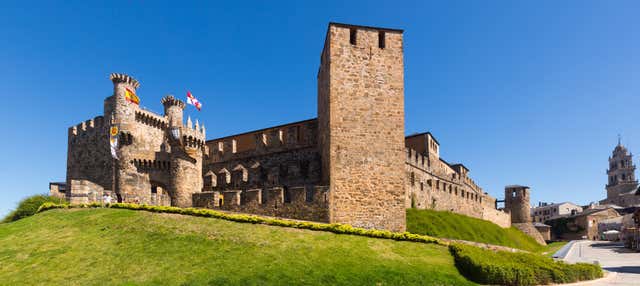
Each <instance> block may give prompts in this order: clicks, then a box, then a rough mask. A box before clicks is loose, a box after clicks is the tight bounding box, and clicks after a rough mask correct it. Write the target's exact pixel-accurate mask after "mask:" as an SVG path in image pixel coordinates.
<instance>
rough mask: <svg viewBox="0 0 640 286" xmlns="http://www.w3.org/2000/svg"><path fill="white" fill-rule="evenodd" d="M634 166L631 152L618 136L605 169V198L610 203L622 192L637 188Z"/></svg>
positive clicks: (614, 201)
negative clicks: (606, 179) (616, 143)
mask: <svg viewBox="0 0 640 286" xmlns="http://www.w3.org/2000/svg"><path fill="white" fill-rule="evenodd" d="M635 171H636V166H635V165H634V164H633V154H631V153H629V151H628V150H627V148H626V147H625V146H624V145H622V143H621V142H620V137H618V145H616V147H615V148H614V149H613V153H612V155H611V157H609V169H607V177H608V181H607V185H606V189H607V200H609V201H610V202H611V203H614V204H616V203H618V202H616V200H615V199H616V198H617V197H618V196H619V195H620V194H623V193H627V192H631V191H634V190H636V189H637V188H638V181H637V180H636V175H635Z"/></svg>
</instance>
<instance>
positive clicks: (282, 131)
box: [278, 129, 284, 144]
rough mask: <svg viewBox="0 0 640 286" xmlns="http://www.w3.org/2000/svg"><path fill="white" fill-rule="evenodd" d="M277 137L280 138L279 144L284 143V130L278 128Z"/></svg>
mask: <svg viewBox="0 0 640 286" xmlns="http://www.w3.org/2000/svg"><path fill="white" fill-rule="evenodd" d="M278 139H279V140H280V144H284V130H282V129H280V130H278Z"/></svg>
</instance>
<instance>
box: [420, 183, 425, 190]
mask: <svg viewBox="0 0 640 286" xmlns="http://www.w3.org/2000/svg"><path fill="white" fill-rule="evenodd" d="M420 190H421V191H424V183H423V182H420Z"/></svg>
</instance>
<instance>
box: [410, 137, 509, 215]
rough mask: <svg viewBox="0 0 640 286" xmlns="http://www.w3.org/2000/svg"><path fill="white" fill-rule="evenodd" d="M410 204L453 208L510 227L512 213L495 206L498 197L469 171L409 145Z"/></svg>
mask: <svg viewBox="0 0 640 286" xmlns="http://www.w3.org/2000/svg"><path fill="white" fill-rule="evenodd" d="M406 154H407V155H406V160H405V161H406V164H405V169H406V172H405V177H406V179H405V182H406V189H407V197H406V207H407V208H411V207H413V208H418V209H432V210H438V211H451V212H455V213H459V214H463V215H467V216H471V217H475V218H480V219H484V220H488V221H491V222H493V223H495V224H497V225H499V226H501V227H509V226H510V225H511V219H510V215H509V213H505V212H503V211H500V210H497V209H496V208H495V201H496V199H495V198H493V197H491V196H489V195H488V194H485V193H483V192H482V189H481V188H480V187H478V186H477V185H476V184H475V183H474V182H473V181H472V180H471V179H470V178H468V177H467V176H466V173H463V174H460V173H458V172H456V171H455V170H454V169H453V168H451V167H450V166H449V165H448V164H447V163H445V162H443V161H442V160H441V159H439V158H437V159H435V160H434V158H433V157H434V156H433V155H432V154H430V153H427V154H424V155H423V154H421V153H419V152H417V151H415V150H413V149H410V148H407V149H406Z"/></svg>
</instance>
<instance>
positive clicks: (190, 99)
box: [187, 91, 202, 111]
mask: <svg viewBox="0 0 640 286" xmlns="http://www.w3.org/2000/svg"><path fill="white" fill-rule="evenodd" d="M187 103H188V104H191V105H193V106H195V107H196V109H197V110H198V111H200V108H202V103H200V101H198V99H197V98H196V97H195V96H193V94H191V92H190V91H187Z"/></svg>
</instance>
